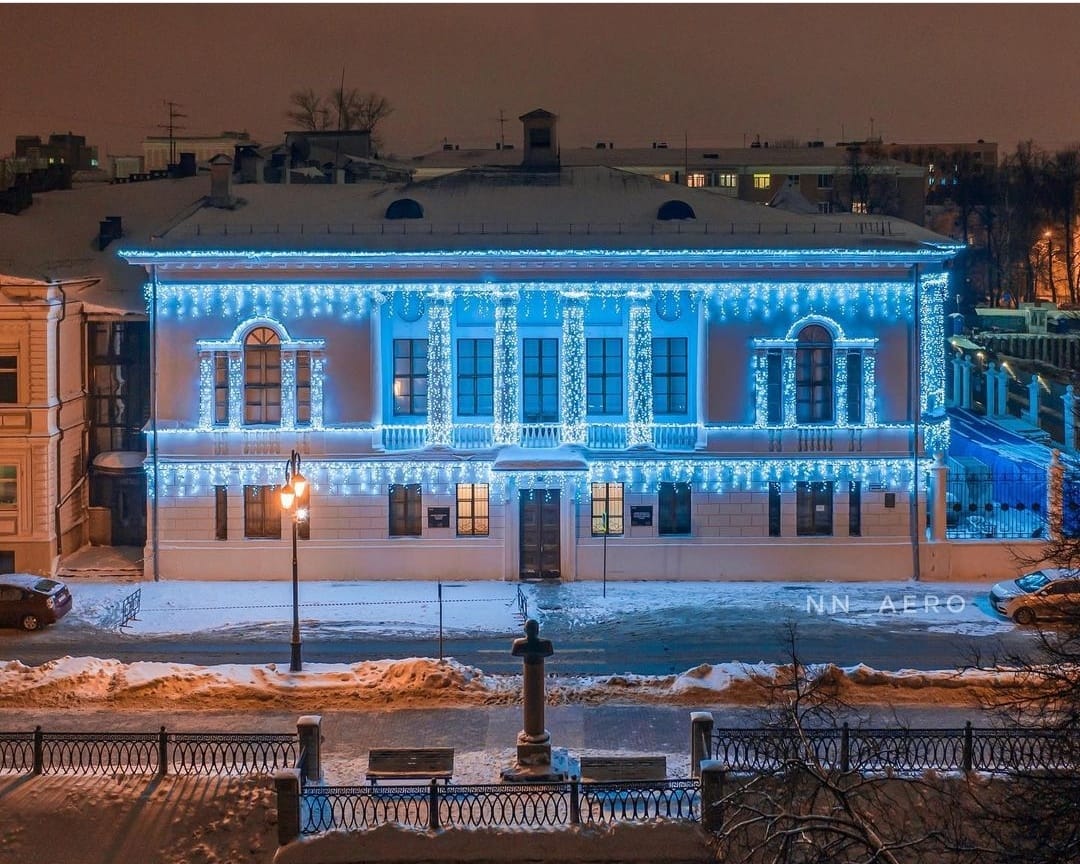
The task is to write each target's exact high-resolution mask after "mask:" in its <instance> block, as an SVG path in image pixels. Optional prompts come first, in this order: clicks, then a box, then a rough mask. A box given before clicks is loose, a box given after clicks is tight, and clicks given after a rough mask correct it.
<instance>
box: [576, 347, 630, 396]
mask: <svg viewBox="0 0 1080 864" xmlns="http://www.w3.org/2000/svg"><path fill="white" fill-rule="evenodd" d="M585 358H586V359H585V368H586V403H585V404H586V409H585V410H586V412H587V413H589V414H621V413H622V410H623V400H622V339H587V340H585Z"/></svg>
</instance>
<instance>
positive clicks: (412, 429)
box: [381, 426, 428, 450]
mask: <svg viewBox="0 0 1080 864" xmlns="http://www.w3.org/2000/svg"><path fill="white" fill-rule="evenodd" d="M381 431H382V446H383V447H384V448H385V449H387V450H422V449H423V448H424V445H425V444H427V432H428V428H427V426H383V427H382V430H381Z"/></svg>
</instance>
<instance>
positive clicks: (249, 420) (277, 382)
mask: <svg viewBox="0 0 1080 864" xmlns="http://www.w3.org/2000/svg"><path fill="white" fill-rule="evenodd" d="M280 422H281V340H279V339H278V334H277V333H275V332H274V331H273V330H271V329H270V328H269V327H256V328H255V329H254V330H252V331H251V332H250V333H248V336H247V339H245V340H244V423H246V424H247V425H248V426H267V425H274V424H277V423H280Z"/></svg>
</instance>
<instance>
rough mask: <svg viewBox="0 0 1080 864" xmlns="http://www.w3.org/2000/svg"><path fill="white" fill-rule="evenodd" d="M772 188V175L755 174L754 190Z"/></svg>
mask: <svg viewBox="0 0 1080 864" xmlns="http://www.w3.org/2000/svg"><path fill="white" fill-rule="evenodd" d="M771 186H772V174H755V175H754V188H755V189H768V188H770V187H771Z"/></svg>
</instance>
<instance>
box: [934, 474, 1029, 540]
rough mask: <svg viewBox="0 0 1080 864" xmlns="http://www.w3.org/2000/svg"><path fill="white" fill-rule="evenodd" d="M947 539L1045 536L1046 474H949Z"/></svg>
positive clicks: (946, 521)
mask: <svg viewBox="0 0 1080 864" xmlns="http://www.w3.org/2000/svg"><path fill="white" fill-rule="evenodd" d="M945 508H946V511H945V523H946V536H947V537H949V538H952V539H964V538H976V537H998V538H1004V539H1022V538H1029V537H1044V536H1046V527H1047V526H1046V520H1047V514H1046V473H1045V472H1041V471H1028V472H1022V471H1008V472H1005V471H995V472H991V471H989V470H983V471H979V470H971V469H970V468H967V469H965V468H964V467H963V466H962V465H957V466H955V467H953V470H950V471H949V479H948V484H947V488H946V490H945Z"/></svg>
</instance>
